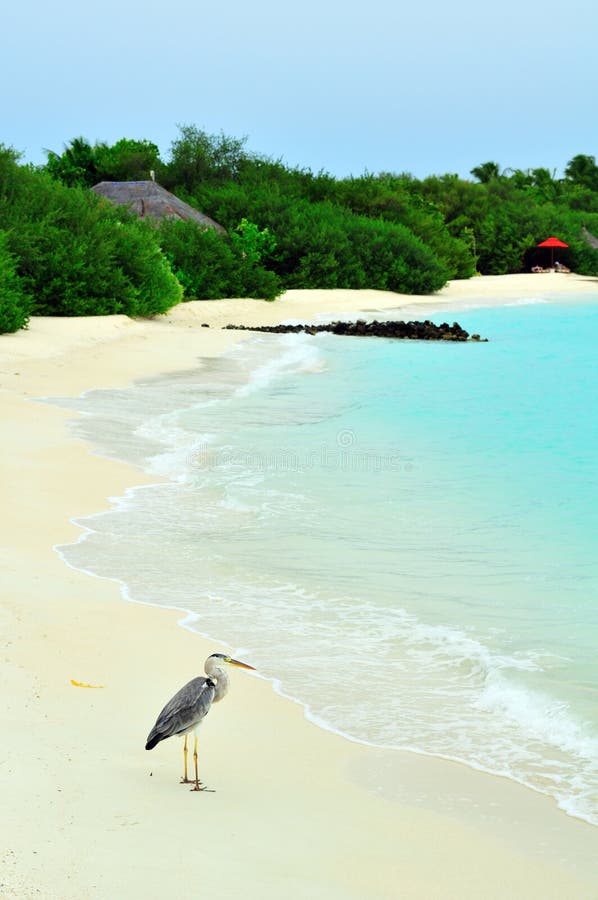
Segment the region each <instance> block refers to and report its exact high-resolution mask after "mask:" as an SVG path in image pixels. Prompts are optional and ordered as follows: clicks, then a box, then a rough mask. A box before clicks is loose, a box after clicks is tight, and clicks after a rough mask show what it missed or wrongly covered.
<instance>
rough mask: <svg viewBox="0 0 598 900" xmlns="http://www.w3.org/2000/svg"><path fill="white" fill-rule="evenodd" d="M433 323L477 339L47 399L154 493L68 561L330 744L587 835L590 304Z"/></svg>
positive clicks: (597, 807)
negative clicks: (399, 755) (303, 713)
mask: <svg viewBox="0 0 598 900" xmlns="http://www.w3.org/2000/svg"><path fill="white" fill-rule="evenodd" d="M372 317H373V316H372ZM378 317H379V318H383V317H384V318H390V316H389V315H388V314H387V313H385V314H384V315H379V316H378ZM397 317H402V315H398V316H397ZM430 317H431V318H433V319H434V321H437V322H441V321H449V322H452V321H453V320H454V319H456V320H457V321H459V322H460V324H461V325H463V327H465V328H466V329H467V330H468V331H470V332H479V333H481V334H482V335H485V336H487V337H488V338H489V342H488V343H479V344H476V343H467V344H446V343H435V342H434V343H419V342H399V341H397V342H393V341H390V340H383V339H375V338H372V339H370V338H367V339H366V338H340V337H336V336H334V335H318V336H316V337H311V336H307V335H285V336H276V335H259V336H255V337H253V338H251V339H250V340H249V341H247V342H245V343H243V344H240V345H237V346H236V347H235V348H234V350H233V351H232V352H231V353H229V355H228V356H226V357H224V358H221V359H219V360H208V361H206V362H205V364H204V365H203V366H202V367H201V368H198V369H197V370H196V371H189V372H181V373H173V374H171V375H169V376H165V377H162V378H159V379H154V380H149V381H144V382H139V383H137V384H135V385H134V386H133V387H130V388H128V389H125V390H103V391H92V392H88V393H87V394H85V395H83V396H81V397H79V398H76V399H69V398H58V399H57V398H52V399H51V402H53V403H59V404H60V405H62V406H66V407H68V408H70V409H76V410H78V411H80V412H81V413H83V415H82V416H80V417H78V418H77V420H76V423H75V425H74V428H75V430H76V432H77V434H78V435H80V436H81V437H84V438H85V439H86V440H88V441H90V442H91V444H92V445H93V447H94V449H95V451H96V452H98V453H100V454H103V455H108V456H114V457H118V458H120V459H123V460H126V461H128V462H132V463H134V464H135V465H137V466H139V467H141V468H143V469H145V470H147V471H149V472H153V473H156V475H159V476H161V478H160V479H157V483H156V484H152V485H150V486H143V487H138V488H133V489H131V490H130V491H128V492H127V494H126V496H125V497H121V498H116V499H115V500H114V502H113V506H112V508H111V509H110V511H108V512H105V513H102V514H98V515H95V516H92V517H89V518H86V519H83V520H80V521H79V524H80V525H82V526H84V528H85V531H84V533H83V535H82V538H81V540H79V541H78V542H77V543H76V544H74V545H69V546H63V547H61V548H59V550H60V552H61V553H62V555H63V556H64V558H65V560H66V561H67V562H68V564H70V565H72V566H75V567H77V568H81V569H85V570H86V571H88V572H91V573H93V574H95V575H99V576H104V577H110V578H115V579H118V580H120V581H121V582H122V584H123V589H124V590H125V591H126V593H127V595H128V596H129V597H131V598H132V599H134V600H137V601H142V602H149V603H156V604H160V605H164V606H175V607H178V608H180V609H183V610H188V611H189V613H190V615H189V616H188V617H187V619H186V624H187V626H188V627H191V628H193V629H195V630H196V631H198V632H201V633H202V634H205V635H209V636H210V637H212V638H214V639H221V640H223V641H225V642H226V643H227V644H229V645H230V646H232V647H233V648H234V649H235V651H236V652H238V653H239V654H241V653H242V654H243V656H242V658H246V659H247V660H248V661H250V662H251V663H252V664H253V665H255V666H257V667H258V669H259V671H260V672H261V673H262V674H264V675H265V676H266V677H268V678H271V679H272V680H273V681H274V682H275V684H276V686H277V688H278V689H279V690H280V691H281V692H282V693H284V694H285V695H288V696H291V697H293V698H295V699H296V700H298V701H300V702H301V703H303V704H304V705H305V707H306V710H307V712H308V715H309V716H310V717H311V718H313V719H314V720H316V721H317V722H318V723H320V724H322V725H323V726H325V727H328V728H331V729H334V730H336V731H339V732H341V733H342V734H345V735H346V736H348V737H350V738H352V739H355V740H360V741H364V742H368V743H371V744H374V745H377V746H383V747H391V748H406V749H409V750H413V751H416V752H422V753H426V754H433V755H437V756H442V757H447V758H451V759H457V760H461V761H463V762H465V763H467V764H468V765H470V766H473V767H476V768H480V769H484V770H486V771H489V772H493V773H498V774H501V775H504V776H507V777H509V778H512V779H514V780H517V781H519V782H522V783H524V784H526V785H528V786H530V787H532V788H534V789H536V790H539V791H542V792H544V793H547V794H549V795H551V796H552V797H553V798H554V799H555V800H556V802H557V803H558V804H559V805H560V806H561V807H562V808H563V809H564V810H566V811H567V812H569V813H570V814H572V815H575V816H578V817H580V818H583V819H586V820H587V821H589V822H592V823H594V824H598V659H597V654H596V646H597V643H598V553H597V552H596V549H597V545H598V462H597V450H598V415H597V411H598V364H597V358H598V354H597V347H596V336H597V335H598V296H597V297H596V299H595V300H587V299H583V300H581V299H579V300H571V301H568V302H567V303H566V304H562V303H561V302H559V303H556V302H555V303H552V302H541V301H538V302H532V303H523V302H521V303H513V304H511V305H509V306H503V307H501V308H493V309H463V310H460V311H457V310H455V311H452V312H450V313H447V312H446V311H443V312H442V313H441V314H437V315H431V316H430ZM202 663H203V660H198V670H199V668H200V667H201V664H202Z"/></svg>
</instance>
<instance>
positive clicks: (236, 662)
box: [226, 656, 255, 672]
mask: <svg viewBox="0 0 598 900" xmlns="http://www.w3.org/2000/svg"><path fill="white" fill-rule="evenodd" d="M226 661H227V663H229V664H230V665H231V666H238V667H239V668H240V669H251V671H252V672H255V669H254V667H253V666H248V665H247V663H244V662H239V660H238V659H231V658H230V656H227V658H226Z"/></svg>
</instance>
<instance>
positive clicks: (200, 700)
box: [146, 676, 214, 749]
mask: <svg viewBox="0 0 598 900" xmlns="http://www.w3.org/2000/svg"><path fill="white" fill-rule="evenodd" d="M213 699H214V683H213V682H212V681H209V680H208V679H207V678H203V677H202V676H200V677H198V678H193V679H192V680H191V681H189V682H188V683H187V684H186V685H184V687H182V688H181V689H180V691H177V693H176V694H175V695H174V697H172V699H171V700H169V701H168V703H167V704H166V706H165V707H164V709H163V710H162V712H161V713H160V715H159V716H158V718H157V719H156V724H155V725H154V727H153V728H152V730H151V731H150V733H149V735H148V738H147V744H146V747H147V749H151V748H152V747H155V746H156V744H158V743H159V742H160V741H163V740H165V739H166V738H168V737H172V735H174V734H184V733H185V732H186V731H189V730H190V729H191V728H193V726H194V725H197V724H198V723H199V722H200V721H201V720H202V719H203V717H204V716H205V715H206V713H207V712H208V710H209V708H210V706H211V705H212V701H213Z"/></svg>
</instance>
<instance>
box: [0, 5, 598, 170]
mask: <svg viewBox="0 0 598 900" xmlns="http://www.w3.org/2000/svg"><path fill="white" fill-rule="evenodd" d="M597 25H598V4H596V2H595V0H570V2H569V3H568V4H564V3H563V2H562V0H561V2H556V0H544V2H542V0H538V2H535V3H532V2H530V0H519V2H516V0H504V2H502V3H500V4H492V5H491V4H482V3H473V2H472V0H454V2H452V3H449V2H444V3H442V4H440V3H432V2H430V0H421V2H417V0H411V2H410V3H409V5H408V6H405V5H404V4H403V3H402V2H401V0H395V2H390V0H369V2H368V0H366V2H363V3H361V4H359V5H358V4H355V3H353V2H352V0H345V2H343V3H341V2H339V0H319V2H317V0H303V2H301V3H297V4H294V5H291V4H289V5H287V4H283V3H281V2H280V0H276V2H275V0H253V2H251V0H247V2H241V0H228V2H227V3H224V4H215V3H213V4H205V3H202V0H171V2H169V3H157V2H155V0H146V2H144V3H143V4H141V3H137V2H131V0H121V2H117V0H104V2H102V3H100V4H97V5H96V4H94V5H90V4H85V3H83V2H81V0H77V2H74V0H53V2H52V3H44V4H43V5H42V4H40V3H39V0H22V2H20V3H18V4H16V5H14V6H13V8H12V12H11V17H10V21H9V20H8V19H7V20H6V21H5V25H4V36H3V38H4V39H3V48H2V54H1V57H0V79H1V81H0V83H1V84H2V94H3V98H2V116H1V118H0V123H1V127H0V141H1V142H3V143H4V144H8V145H10V146H13V147H15V148H16V149H17V150H20V151H22V152H23V153H24V156H25V159H26V160H29V161H32V162H35V163H40V162H44V161H45V154H44V152H43V151H44V148H50V149H53V150H56V151H57V152H60V151H61V150H62V148H63V145H64V144H65V143H66V142H68V141H69V140H70V139H71V138H73V137H76V136H79V135H83V136H85V137H86V138H88V139H89V140H90V141H92V142H93V141H95V140H104V141H107V142H108V143H113V142H114V141H116V140H118V139H119V138H121V137H128V138H148V139H149V140H153V141H154V142H155V143H157V144H158V146H159V147H160V149H161V151H162V153H163V155H164V156H167V154H168V149H169V147H170V144H171V142H172V140H173V139H174V138H175V137H176V136H177V133H178V132H177V124H179V123H184V124H193V125H197V126H198V127H200V128H203V129H205V130H206V131H208V132H219V131H224V132H225V133H226V134H229V135H233V136H235V137H242V136H244V135H246V136H247V137H248V142H247V147H248V148H249V149H250V150H253V151H255V152H258V153H261V154H264V155H267V156H272V157H274V158H282V159H283V160H284V161H285V162H286V163H287V164H289V165H298V166H305V167H309V168H311V169H313V170H314V171H318V170H320V169H324V170H326V171H328V172H330V173H332V174H334V175H337V176H344V175H349V174H354V175H359V174H361V173H363V172H364V171H366V170H367V171H370V172H379V171H394V172H405V171H408V172H412V173H413V174H414V175H416V176H418V177H423V176H425V175H428V174H433V173H444V172H457V173H458V174H460V175H462V176H466V175H467V174H468V173H469V170H470V169H471V168H472V167H473V166H475V165H477V164H479V163H482V162H485V161H487V160H495V161H496V162H498V163H499V164H500V165H501V167H503V168H506V167H513V168H524V169H526V168H535V167H537V166H546V167H548V168H550V169H553V168H556V169H557V171H558V172H559V173H561V172H562V169H563V168H564V166H565V165H566V163H567V162H568V160H569V159H571V157H572V156H574V155H575V154H577V153H587V154H590V155H598V125H597V117H596V95H597V91H596V87H597V79H596V64H595V55H596V33H597V29H596V26H597Z"/></svg>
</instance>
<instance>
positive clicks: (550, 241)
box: [536, 237, 569, 268]
mask: <svg viewBox="0 0 598 900" xmlns="http://www.w3.org/2000/svg"><path fill="white" fill-rule="evenodd" d="M568 246H569V244H566V243H565V242H564V241H561V240H560V239H559V238H557V237H549V238H546V240H545V241H542V242H541V243H540V244H536V247H550V267H551V268H552V265H553V263H554V248H555V247H568Z"/></svg>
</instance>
